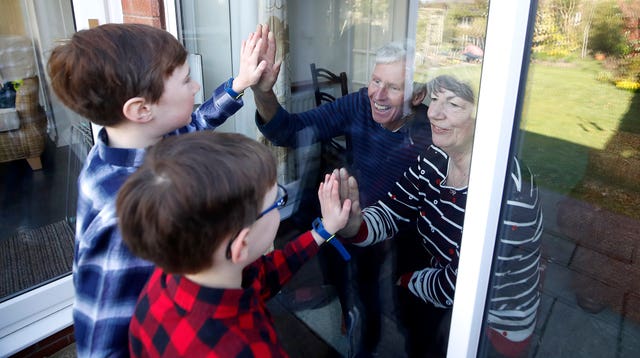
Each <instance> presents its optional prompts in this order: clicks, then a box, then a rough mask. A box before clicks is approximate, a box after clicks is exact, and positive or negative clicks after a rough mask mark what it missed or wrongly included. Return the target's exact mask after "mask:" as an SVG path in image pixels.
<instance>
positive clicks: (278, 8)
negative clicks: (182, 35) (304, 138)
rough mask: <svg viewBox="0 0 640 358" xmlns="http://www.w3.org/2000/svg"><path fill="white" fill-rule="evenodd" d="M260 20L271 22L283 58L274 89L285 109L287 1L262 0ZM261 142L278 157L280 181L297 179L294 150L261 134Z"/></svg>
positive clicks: (288, 85)
mask: <svg viewBox="0 0 640 358" xmlns="http://www.w3.org/2000/svg"><path fill="white" fill-rule="evenodd" d="M259 9H260V10H259V15H258V16H259V17H258V22H259V23H261V24H265V23H266V24H269V28H270V29H271V31H272V32H273V34H274V35H275V38H276V46H277V50H278V52H277V54H276V58H277V59H282V67H281V69H280V75H279V76H278V80H277V81H276V84H275V85H274V87H273V91H274V92H275V94H276V97H277V98H278V102H280V104H281V105H282V107H284V108H285V109H287V110H288V109H289V108H288V103H289V99H290V98H291V80H290V71H291V66H289V24H288V21H287V1H286V0H260V2H259ZM258 139H259V140H260V141H261V142H263V143H265V144H267V145H269V146H270V147H271V148H272V150H273V152H274V153H275V155H276V158H277V159H278V181H279V182H281V183H288V182H290V181H293V180H295V179H296V178H295V165H296V164H295V158H294V155H293V151H291V150H289V149H288V148H283V147H275V146H272V145H271V143H270V142H269V141H268V140H266V138H264V137H263V136H262V135H261V134H260V135H259V138H258Z"/></svg>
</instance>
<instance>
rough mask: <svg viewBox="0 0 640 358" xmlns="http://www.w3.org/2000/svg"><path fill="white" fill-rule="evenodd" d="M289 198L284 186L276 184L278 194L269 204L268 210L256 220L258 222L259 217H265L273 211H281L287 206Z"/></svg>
mask: <svg viewBox="0 0 640 358" xmlns="http://www.w3.org/2000/svg"><path fill="white" fill-rule="evenodd" d="M288 198H289V194H288V193H287V189H285V187H284V186H282V185H280V184H278V194H277V196H276V201H275V202H274V203H273V204H271V206H269V207H268V208H266V209H264V210H263V211H262V212H261V213H260V214H258V217H257V218H256V220H259V219H260V218H261V217H263V216H265V215H267V213H268V212H270V211H271V210H273V209H282V208H283V207H284V206H285V205H287V199H288Z"/></svg>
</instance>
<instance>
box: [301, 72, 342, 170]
mask: <svg viewBox="0 0 640 358" xmlns="http://www.w3.org/2000/svg"><path fill="white" fill-rule="evenodd" d="M310 67H311V80H312V82H313V92H314V95H315V99H316V107H319V106H321V105H322V104H324V103H329V102H333V101H335V100H336V98H338V97H336V96H335V95H334V93H336V92H337V91H338V90H339V92H338V93H340V96H344V95H346V94H347V93H349V88H348V81H347V74H346V72H340V74H339V75H336V74H335V73H333V72H331V71H329V70H328V69H326V68H322V67H317V66H316V64H315V63H311V65H310ZM321 151H322V154H321V156H322V161H323V163H322V166H323V167H327V166H330V165H332V164H333V165H344V164H345V162H344V161H345V160H346V158H345V156H346V152H347V144H346V143H345V141H344V139H341V138H332V139H330V140H329V141H327V142H325V143H323V145H322V149H321Z"/></svg>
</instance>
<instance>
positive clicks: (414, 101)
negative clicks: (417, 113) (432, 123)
mask: <svg viewBox="0 0 640 358" xmlns="http://www.w3.org/2000/svg"><path fill="white" fill-rule="evenodd" d="M426 96H427V91H426V90H422V91H420V92H418V93H415V94H413V95H412V96H411V105H412V106H414V107H415V106H417V105H419V104H420V103H422V101H424V98H425V97H426Z"/></svg>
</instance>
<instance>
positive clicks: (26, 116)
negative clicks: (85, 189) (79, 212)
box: [0, 0, 90, 301]
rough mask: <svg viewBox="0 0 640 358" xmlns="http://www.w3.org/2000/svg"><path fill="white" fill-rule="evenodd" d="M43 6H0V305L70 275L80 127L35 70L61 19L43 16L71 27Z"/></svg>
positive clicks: (61, 10) (60, 27) (60, 26)
mask: <svg viewBox="0 0 640 358" xmlns="http://www.w3.org/2000/svg"><path fill="white" fill-rule="evenodd" d="M49 5H52V6H53V4H49V3H44V2H39V3H38V4H32V5H28V4H27V3H26V2H22V1H17V0H16V1H6V2H3V6H2V15H0V18H1V19H2V20H1V21H0V24H2V25H0V79H1V82H2V90H1V91H2V96H1V104H0V107H1V109H0V111H1V113H0V115H1V117H0V162H1V163H0V178H1V179H0V200H1V201H0V206H1V207H0V210H1V212H2V215H1V219H0V272H1V274H0V301H5V300H8V299H10V298H12V297H15V296H17V295H19V294H22V293H24V292H26V291H28V290H31V289H33V288H35V287H38V286H41V285H43V284H45V283H47V282H50V281H51V280H54V279H57V278H60V277H61V276H64V275H68V274H70V272H71V263H72V259H73V228H74V224H75V223H74V217H75V200H74V197H75V192H76V191H77V189H76V187H75V178H76V176H77V173H78V172H79V169H80V168H79V167H80V165H81V160H80V159H79V158H83V157H84V155H85V154H86V153H83V152H82V151H83V148H82V147H79V146H77V145H75V144H76V143H79V141H81V139H82V138H83V135H82V134H81V133H80V130H81V129H86V128H85V127H84V126H83V124H82V123H79V122H74V121H71V118H70V117H67V116H65V110H64V109H63V108H62V107H61V106H60V105H59V104H58V103H57V102H56V101H55V100H51V98H50V97H49V88H48V78H47V76H46V74H45V73H44V72H43V70H42V69H44V68H46V66H45V64H46V59H47V56H48V51H49V48H50V46H51V45H52V43H53V40H54V37H55V40H57V39H58V36H59V37H62V36H63V35H60V34H61V33H64V30H65V29H64V23H65V21H63V20H62V18H63V17H64V16H65V15H63V16H61V17H60V21H59V22H58V23H56V22H53V23H52V22H50V21H48V20H47V21H42V19H43V14H47V15H46V16H47V18H48V16H50V15H51V14H52V13H55V14H58V13H66V16H67V18H66V21H67V22H70V23H72V22H73V21H72V14H71V11H70V10H71V9H70V7H69V6H70V5H68V6H53V8H49V7H48V6H49ZM65 10H66V12H65ZM89 138H90V135H89ZM84 150H85V151H86V146H85V148H84Z"/></svg>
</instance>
